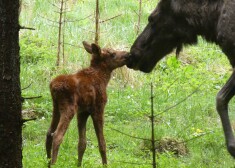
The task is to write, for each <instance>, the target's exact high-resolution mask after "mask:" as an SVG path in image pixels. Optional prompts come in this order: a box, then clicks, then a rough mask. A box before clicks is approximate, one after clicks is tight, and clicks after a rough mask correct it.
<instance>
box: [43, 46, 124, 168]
mask: <svg viewBox="0 0 235 168" xmlns="http://www.w3.org/2000/svg"><path fill="white" fill-rule="evenodd" d="M83 45H84V48H85V49H86V51H87V52H88V53H90V54H92V59H91V63H90V67H88V68H86V69H83V70H81V71H78V72H77V73H75V74H70V75H60V76H58V77H56V78H55V79H53V80H52V81H51V83H50V91H51V96H52V100H53V115H52V121H51V126H50V128H49V130H48V132H47V137H46V151H47V158H48V159H51V161H50V163H49V164H54V163H55V162H56V159H57V155H58V151H59V146H60V144H61V142H62V139H63V136H64V134H65V132H66V130H67V128H68V126H69V123H70V121H71V120H72V118H73V117H74V115H75V114H76V113H77V121H78V122H77V126H78V131H79V141H78V166H81V163H82V157H83V154H84V152H85V149H86V143H87V142H86V122H87V118H88V117H89V116H91V118H92V120H93V124H94V128H95V132H96V135H97V139H98V144H99V151H100V154H101V157H102V163H103V164H107V158H106V143H105V139H104V135H103V125H104V107H105V104H106V101H107V94H106V87H107V84H108V82H109V80H110V77H111V73H112V71H113V70H114V69H116V68H118V67H121V66H123V65H125V64H126V62H127V57H128V53H127V52H124V51H115V50H112V49H100V47H99V46H98V45H96V44H91V45H89V44H88V43H86V42H83ZM51 153H52V158H51Z"/></svg>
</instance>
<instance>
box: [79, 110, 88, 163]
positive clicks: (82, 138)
mask: <svg viewBox="0 0 235 168" xmlns="http://www.w3.org/2000/svg"><path fill="white" fill-rule="evenodd" d="M88 117H89V113H88V112H78V114H77V120H78V123H77V124H78V133H79V140H78V167H80V166H81V165H82V158H83V154H84V152H85V150H86V144H87V140H86V123H87V119H88Z"/></svg>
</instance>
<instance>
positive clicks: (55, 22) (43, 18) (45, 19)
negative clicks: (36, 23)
mask: <svg viewBox="0 0 235 168" xmlns="http://www.w3.org/2000/svg"><path fill="white" fill-rule="evenodd" d="M39 16H40V17H41V18H43V19H45V20H47V21H50V22H53V23H57V24H58V22H57V21H55V20H51V19H48V18H45V17H44V16H41V15H39Z"/></svg>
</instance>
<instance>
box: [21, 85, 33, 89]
mask: <svg viewBox="0 0 235 168" xmlns="http://www.w3.org/2000/svg"><path fill="white" fill-rule="evenodd" d="M31 85H32V83H30V84H29V85H28V86H26V87H25V88H23V89H21V90H25V89H28V88H29V87H30V86H31Z"/></svg>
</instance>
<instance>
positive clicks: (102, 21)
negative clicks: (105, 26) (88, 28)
mask: <svg viewBox="0 0 235 168" xmlns="http://www.w3.org/2000/svg"><path fill="white" fill-rule="evenodd" d="M121 15H122V14H119V15H116V16H113V17H111V18H108V19H106V20H101V21H99V23H104V22H107V21H110V20H112V19H115V18H117V17H119V16H121Z"/></svg>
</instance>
